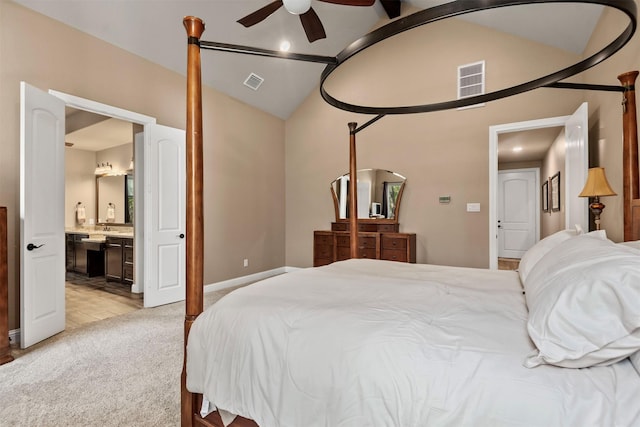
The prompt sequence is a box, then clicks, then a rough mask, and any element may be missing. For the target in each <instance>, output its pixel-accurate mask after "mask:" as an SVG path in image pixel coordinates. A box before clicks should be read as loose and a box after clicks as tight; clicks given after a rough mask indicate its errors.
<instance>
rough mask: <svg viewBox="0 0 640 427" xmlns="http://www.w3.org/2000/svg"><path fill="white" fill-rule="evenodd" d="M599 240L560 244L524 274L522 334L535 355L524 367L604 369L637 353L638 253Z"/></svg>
mask: <svg viewBox="0 0 640 427" xmlns="http://www.w3.org/2000/svg"><path fill="white" fill-rule="evenodd" d="M599 237H601V234H600V235H599V234H596V233H588V234H585V235H582V236H577V237H575V238H573V239H569V240H565V241H564V242H562V243H560V244H559V245H557V246H556V247H554V248H553V249H551V250H550V251H549V252H548V253H547V254H546V255H545V256H543V257H542V259H540V261H538V263H537V264H536V265H535V266H534V268H533V269H532V270H531V272H530V274H529V275H528V277H527V279H526V281H525V282H524V289H525V295H526V300H527V306H528V308H529V319H528V322H527V330H528V331H529V336H530V337H531V340H532V341H533V342H534V343H535V345H536V347H537V350H536V352H535V353H534V354H532V355H529V356H528V357H527V360H526V361H525V366H527V367H530V368H531V367H535V366H538V365H540V364H551V365H557V366H563V367H567V368H584V367H589V366H595V365H608V364H612V363H615V362H617V361H619V360H621V359H624V358H626V357H628V356H630V355H631V354H633V353H634V352H636V351H638V350H640V304H639V303H638V301H640V253H639V252H638V251H636V250H634V249H631V248H628V247H625V246H622V245H618V244H615V243H613V242H611V241H610V240H606V239H605V240H603V239H601V238H599Z"/></svg>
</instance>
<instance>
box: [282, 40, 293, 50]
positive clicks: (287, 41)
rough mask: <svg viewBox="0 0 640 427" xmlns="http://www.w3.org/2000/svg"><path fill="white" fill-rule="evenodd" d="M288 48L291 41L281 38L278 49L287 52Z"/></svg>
mask: <svg viewBox="0 0 640 427" xmlns="http://www.w3.org/2000/svg"><path fill="white" fill-rule="evenodd" d="M289 49H291V43H289V40H283V41H282V42H281V43H280V50H281V51H282V52H289Z"/></svg>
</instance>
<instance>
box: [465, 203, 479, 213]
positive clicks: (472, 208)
mask: <svg viewBox="0 0 640 427" xmlns="http://www.w3.org/2000/svg"><path fill="white" fill-rule="evenodd" d="M467 212H480V203H467Z"/></svg>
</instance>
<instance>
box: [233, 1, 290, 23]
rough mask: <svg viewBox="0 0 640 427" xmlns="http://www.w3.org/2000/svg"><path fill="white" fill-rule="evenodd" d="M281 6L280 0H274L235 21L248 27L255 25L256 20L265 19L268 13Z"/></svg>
mask: <svg viewBox="0 0 640 427" xmlns="http://www.w3.org/2000/svg"><path fill="white" fill-rule="evenodd" d="M281 7H282V0H276V1H274V2H272V3H269V4H268V5H266V6H265V7H263V8H261V9H258V10H256V11H255V12H253V13H250V14H249V15H247V16H245V17H244V18H240V19H238V21H237V22H239V23H240V24H242V25H244V26H245V27H247V28H248V27H250V26H252V25H256V24H257V23H258V22H261V21H263V20H265V19H266V18H267V17H268V16H269V15H271V14H272V13H273V12H275V11H276V10H278V9H280V8H281Z"/></svg>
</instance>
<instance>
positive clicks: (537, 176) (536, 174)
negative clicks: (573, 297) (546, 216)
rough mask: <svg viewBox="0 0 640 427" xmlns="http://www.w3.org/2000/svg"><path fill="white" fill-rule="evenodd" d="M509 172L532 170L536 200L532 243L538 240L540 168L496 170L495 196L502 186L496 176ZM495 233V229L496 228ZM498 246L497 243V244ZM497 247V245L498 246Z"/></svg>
mask: <svg viewBox="0 0 640 427" xmlns="http://www.w3.org/2000/svg"><path fill="white" fill-rule="evenodd" d="M509 172H532V173H533V174H534V177H535V178H534V180H535V193H536V200H535V201H534V203H535V212H536V213H537V215H535V224H534V226H535V231H534V243H537V242H538V241H539V240H540V213H539V212H540V168H539V167H532V168H518V169H502V170H498V171H497V175H496V185H497V187H496V188H497V191H498V193H497V194H496V196H497V195H498V194H499V193H500V191H501V190H500V189H501V188H502V187H501V186H500V185H498V176H499V175H500V173H509ZM497 201H498V199H496V222H497V214H498V211H497V206H498V205H497ZM496 233H497V230H496ZM498 246H499V244H498ZM498 249H499V247H498ZM499 255H500V251H499V250H498V256H499Z"/></svg>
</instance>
